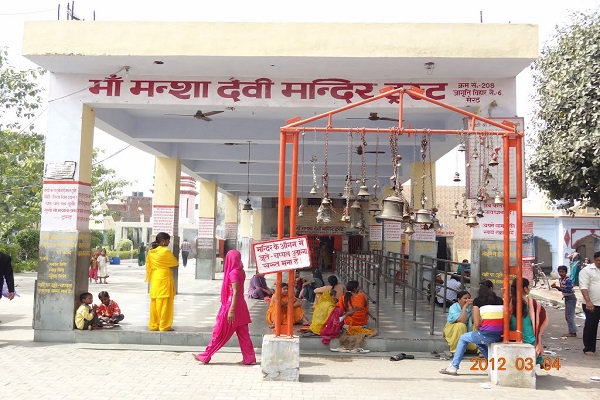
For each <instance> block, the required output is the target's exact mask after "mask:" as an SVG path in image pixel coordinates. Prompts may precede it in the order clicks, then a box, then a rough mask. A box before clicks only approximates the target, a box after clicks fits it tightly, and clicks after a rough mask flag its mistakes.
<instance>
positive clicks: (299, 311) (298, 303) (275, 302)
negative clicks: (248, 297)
mask: <svg viewBox="0 0 600 400" xmlns="http://www.w3.org/2000/svg"><path fill="white" fill-rule="evenodd" d="M287 299H288V285H287V283H283V284H281V300H280V299H279V296H278V295H277V294H274V295H273V297H271V304H269V309H268V310H267V316H266V319H267V323H268V324H269V325H271V327H273V326H274V325H275V313H276V310H277V307H280V309H281V312H280V314H279V315H280V317H281V325H287V309H288V308H287V305H288V300H287ZM292 320H293V321H294V324H298V323H300V322H301V323H302V324H303V325H308V324H310V322H308V320H307V319H306V318H305V317H304V309H303V308H302V300H300V299H298V298H297V297H294V315H293V318H292Z"/></svg>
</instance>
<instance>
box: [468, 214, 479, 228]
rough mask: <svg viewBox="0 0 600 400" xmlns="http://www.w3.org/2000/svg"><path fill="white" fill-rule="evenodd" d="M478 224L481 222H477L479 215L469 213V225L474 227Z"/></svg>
mask: <svg viewBox="0 0 600 400" xmlns="http://www.w3.org/2000/svg"><path fill="white" fill-rule="evenodd" d="M478 225H479V222H477V217H476V216H475V215H469V218H467V226H468V227H469V228H474V227H476V226H478Z"/></svg>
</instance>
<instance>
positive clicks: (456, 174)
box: [452, 172, 460, 182]
mask: <svg viewBox="0 0 600 400" xmlns="http://www.w3.org/2000/svg"><path fill="white" fill-rule="evenodd" d="M452 180H453V181H454V182H460V174H459V173H458V172H455V173H454V179H452Z"/></svg>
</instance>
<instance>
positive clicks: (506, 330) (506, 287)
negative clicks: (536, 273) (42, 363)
mask: <svg viewBox="0 0 600 400" xmlns="http://www.w3.org/2000/svg"><path fill="white" fill-rule="evenodd" d="M509 146H510V145H509V138H508V136H506V135H505V136H504V137H503V138H502V147H503V149H504V151H503V153H502V159H503V162H502V167H503V169H504V259H503V260H502V273H503V274H504V275H503V278H504V279H503V285H502V290H503V293H502V300H503V301H504V306H505V307H504V313H503V316H504V318H503V342H504V343H508V342H509V339H510V337H509V334H510V308H509V307H508V304H510V229H508V228H509V226H510V179H508V174H509V173H510V169H509V160H510V157H509V156H510V153H509Z"/></svg>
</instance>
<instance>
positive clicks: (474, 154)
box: [471, 150, 479, 160]
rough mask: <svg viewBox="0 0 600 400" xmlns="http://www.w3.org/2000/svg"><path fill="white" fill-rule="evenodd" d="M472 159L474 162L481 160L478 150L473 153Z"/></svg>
mask: <svg viewBox="0 0 600 400" xmlns="http://www.w3.org/2000/svg"><path fill="white" fill-rule="evenodd" d="M471 158H472V159H474V160H477V159H478V158H479V153H477V150H475V151H474V152H473V154H471Z"/></svg>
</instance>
